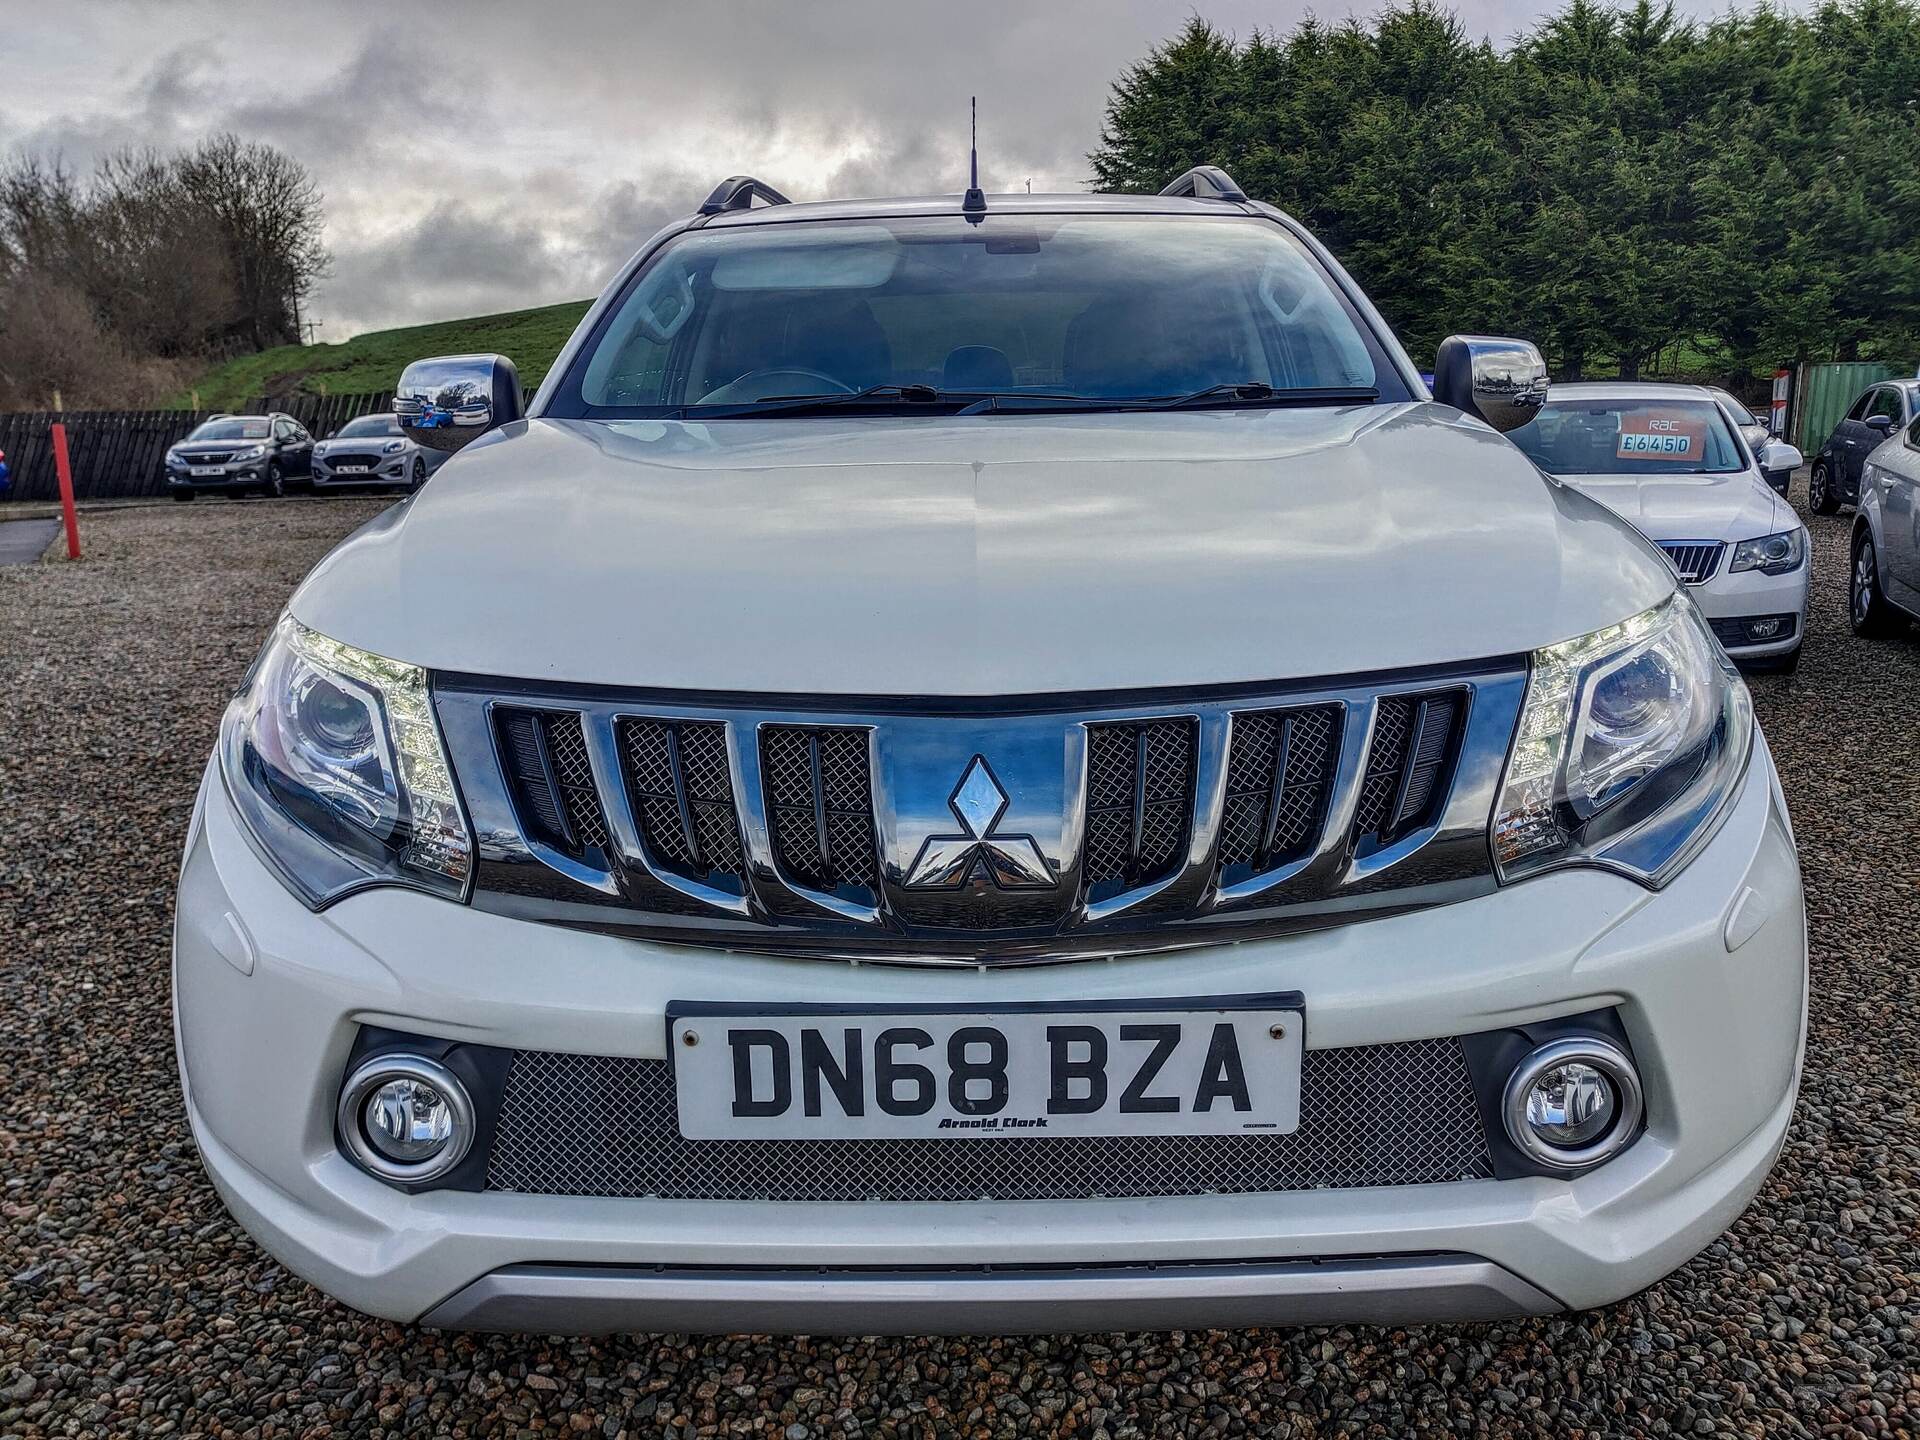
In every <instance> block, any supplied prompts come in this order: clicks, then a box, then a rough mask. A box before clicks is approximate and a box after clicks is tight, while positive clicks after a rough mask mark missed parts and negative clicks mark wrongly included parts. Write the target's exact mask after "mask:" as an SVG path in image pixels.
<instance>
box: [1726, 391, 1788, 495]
mask: <svg viewBox="0 0 1920 1440" xmlns="http://www.w3.org/2000/svg"><path fill="white" fill-rule="evenodd" d="M1706 391H1707V394H1709V395H1711V396H1712V397H1713V398H1714V399H1715V400H1717V401H1719V402H1720V408H1721V409H1722V410H1724V411H1725V412H1726V415H1727V419H1728V420H1730V421H1732V422H1733V428H1734V429H1735V430H1738V431H1739V432H1740V438H1741V439H1742V440H1744V441H1746V442H1747V449H1748V450H1749V451H1750V452H1752V454H1753V458H1754V459H1755V460H1757V461H1759V462H1761V468H1760V475H1761V478H1762V479H1764V480H1765V481H1766V482H1767V485H1768V486H1769V487H1770V488H1771V489H1772V490H1774V491H1775V492H1776V493H1778V494H1781V495H1784V494H1786V493H1787V486H1788V485H1790V484H1791V483H1792V482H1793V472H1794V471H1795V470H1796V469H1798V468H1799V466H1800V463H1801V461H1802V460H1803V459H1804V458H1805V457H1804V456H1802V455H1801V453H1800V452H1799V451H1798V450H1796V449H1795V448H1794V447H1793V446H1791V445H1788V444H1785V443H1782V444H1779V445H1777V446H1775V445H1774V439H1773V432H1772V431H1771V430H1769V429H1768V428H1767V422H1766V421H1764V420H1762V419H1761V418H1760V417H1759V416H1758V415H1756V414H1754V413H1753V411H1752V410H1750V409H1748V408H1747V402H1746V401H1744V400H1742V399H1741V398H1740V397H1739V396H1737V395H1735V394H1734V393H1733V392H1732V391H1730V390H1722V389H1721V388H1720V387H1719V386H1718V385H1709V386H1707V387H1706ZM1769 446H1773V447H1774V448H1772V449H1769V448H1768V447H1769ZM1788 460H1791V461H1792V462H1793V463H1792V464H1791V465H1789V464H1788V463H1787V461H1788Z"/></svg>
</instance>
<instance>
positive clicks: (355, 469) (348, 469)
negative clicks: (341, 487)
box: [333, 465, 367, 475]
mask: <svg viewBox="0 0 1920 1440" xmlns="http://www.w3.org/2000/svg"><path fill="white" fill-rule="evenodd" d="M333 473H334V474H336V475H364V474H366V473H367V467H366V466H364V465H336V466H334V467H333Z"/></svg>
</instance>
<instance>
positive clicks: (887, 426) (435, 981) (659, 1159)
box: [174, 170, 1806, 1333]
mask: <svg viewBox="0 0 1920 1440" xmlns="http://www.w3.org/2000/svg"><path fill="white" fill-rule="evenodd" d="M756 198H758V199H759V200H761V201H763V202H765V203H764V204H762V205H760V206H756V207H754V208H748V206H749V204H750V202H751V201H752V200H754V199H756ZM1545 388H1546V373H1545V367H1544V366H1543V365H1542V364H1541V362H1540V357H1539V354H1538V352H1536V351H1535V350H1534V349H1533V348H1532V347H1531V346H1529V345H1526V344H1523V343H1521V342H1518V341H1509V340H1497V339H1489V338H1484V337H1454V338H1452V339H1449V340H1448V341H1446V342H1445V343H1444V344H1443V345H1442V346H1441V348H1440V354H1439V357H1438V363H1437V366H1436V381H1435V390H1436V393H1437V396H1438V399H1437V400H1435V399H1430V398H1429V396H1428V394H1427V391H1426V388H1425V387H1424V386H1423V385H1422V383H1421V381H1420V378H1419V373H1418V371H1416V370H1415V368H1414V366H1413V363H1412V361H1411V360H1409V358H1408V357H1407V355H1406V353H1405V352H1404V351H1403V350H1402V349H1401V348H1400V346H1399V345H1398V343H1397V342H1396V341H1395V340H1394V338H1393V336H1392V334H1391V333H1390V332H1389V331H1388V329H1387V327H1386V326H1385V325H1384V324H1383V323H1382V321H1381V319H1380V317H1379V315H1378V314H1377V313H1376V312H1375V311H1374V309H1373V307H1372V306H1371V305H1370V304H1369V303H1368V301H1367V298H1366V297H1365V295H1363V294H1362V293H1361V292H1360V291H1359V289H1358V288H1357V287H1356V286H1355V285H1354V284H1353V282H1352V281H1351V280H1350V279H1349V278H1348V276H1347V275H1346V274H1345V272H1344V271H1343V270H1342V269H1341V268H1340V267H1339V265H1338V264H1337V263H1336V262H1335V261H1334V260H1333V258H1332V257H1331V256H1330V255H1329V254H1328V253H1327V252H1326V251H1325V250H1324V249H1323V248H1322V247H1321V246H1320V245H1318V244H1317V243H1316V242H1315V241H1314V240H1313V239H1312V238H1311V237H1310V236H1309V235H1308V234H1307V233H1306V232H1305V231H1304V230H1303V229H1302V228H1301V227H1300V226H1299V225H1298V224H1297V223H1295V222H1294V221H1292V220H1291V219H1289V218H1288V217H1286V216H1285V215H1283V214H1281V213H1280V212H1279V211H1277V210H1273V209H1271V208H1269V207H1267V206H1264V205H1258V204H1255V203H1253V202H1251V201H1249V200H1248V199H1247V198H1246V197H1245V195H1244V194H1242V193H1241V192H1240V191H1239V189H1238V188H1237V187H1236V186H1234V185H1233V183H1232V181H1231V180H1230V179H1229V178H1228V177H1226V176H1225V175H1223V174H1221V173H1220V172H1219V171H1217V170H1199V171H1195V172H1192V173H1190V174H1189V175H1188V176H1186V177H1183V180H1182V181H1181V182H1177V184H1176V186H1175V187H1174V189H1173V190H1172V191H1170V192H1169V193H1167V194H1164V195H1160V196H1125V197H1122V196H1090V195H1070V196H1045V195H1033V196H1028V195H1015V196H1000V195H994V196H986V197H982V196H979V195H977V194H975V195H970V196H969V197H967V199H965V200H962V199H960V198H959V197H953V198H949V199H942V198H934V199H915V200H901V201H860V202H849V203H844V204H821V205H809V206H803V205H788V204H786V203H784V202H783V201H781V199H780V197H779V196H778V195H777V193H776V192H773V191H772V190H770V189H769V188H768V187H766V186H765V185H763V184H761V183H760V182H757V181H752V180H737V181H730V182H728V183H726V184H724V185H722V186H721V187H720V189H719V190H718V191H716V192H715V194H714V196H713V197H712V198H711V199H710V200H709V201H708V203H707V204H706V205H705V206H704V207H703V208H702V211H701V213H700V214H699V215H697V216H690V217H688V218H687V220H685V221H683V222H681V223H677V224H675V225H671V226H669V227H668V228H667V229H666V230H664V231H663V232H662V233H661V234H660V235H658V236H657V237H655V238H654V239H653V240H652V241H651V242H649V243H648V245H647V246H646V247H645V248H644V249H643V250H642V251H641V253H640V254H639V255H638V256H636V257H635V258H634V260H633V261H632V262H631V263H630V264H629V265H628V266H627V267H626V268H625V269H624V270H622V271H621V273H620V274H619V275H618V277H617V278H615V280H614V281H613V283H612V284H611V286H610V287H609V288H608V289H607V291H606V293H605V294H604V295H603V296H602V297H601V299H600V301H599V302H598V303H597V304H596V305H595V306H594V307H593V309H592V310H591V311H590V313H589V314H588V315H587V316H586V318H585V319H584V320H583V322H582V323H581V326H580V328H579V329H578V331H577V332H576V333H575V335H574V337H573V339H572V340H571V341H570V342H569V343H568V345H567V346H566V347H565V349H564V350H563V351H562V353H561V354H560V356H559V357H558V360H557V362H556V364H555V366H554V368H553V371H552V373H551V375H550V376H549V378H548V379H547V381H546V383H545V384H544V385H543V386H542V387H541V390H540V393H539V394H538V395H537V396H536V397H535V398H534V400H533V402H532V404H531V405H530V406H527V407H525V412H524V414H523V407H522V399H521V391H520V386H519V382H518V378H517V376H516V374H515V372H514V370H513V367H512V366H511V365H509V364H508V363H507V362H505V361H504V360H502V359H500V358H499V357H486V356H482V357H465V358H454V359H449V360H443V361H436V362H433V363H431V364H428V365H425V366H423V367H422V368H420V369H417V370H416V369H411V368H410V369H409V371H408V373H407V375H406V376H405V377H403V379H402V383H401V387H400V394H399V397H398V400H397V402H396V409H397V410H398V412H399V413H400V415H401V417H402V421H403V423H405V424H408V425H409V426H410V427H412V426H416V425H417V426H418V434H419V435H420V437H421V438H422V439H423V440H425V441H426V442H427V443H440V444H444V445H447V446H448V447H449V448H453V447H456V446H458V445H459V444H460V443H462V442H465V441H468V440H471V441H472V443H471V444H470V445H468V446H467V448H465V449H464V450H462V451H461V452H460V453H459V454H458V455H456V456H455V458H454V459H453V460H452V461H451V462H449V463H448V465H447V466H446V467H445V469H444V470H442V472H441V473H440V475H439V476H438V477H437V478H436V479H435V480H434V482H433V483H432V484H431V485H429V486H427V487H426V489H425V490H424V491H422V492H421V494H420V495H419V496H418V497H417V498H416V499H414V500H413V502H412V503H410V504H408V505H405V506H397V507H394V508H393V509H392V510H390V511H388V512H387V513H386V514H384V515H382V516H380V517H379V518H377V519H375V520H374V521H372V522H371V523H370V524H369V525H367V526H366V527H365V528H363V529H362V530H361V531H359V532H358V533H357V534H356V535H354V536H352V537H351V538H349V539H348V540H347V541H346V542H345V543H344V544H342V545H341V546H340V547H339V548H338V549H337V550H335V551H334V552H333V554H332V555H330V556H329V557H328V558H327V559H326V560H325V561H323V562H322V563H321V565H320V566H319V567H318V568H317V569H316V570H315V571H314V572H313V574H312V575H311V576H309V577H308V579H307V580H306V581H305V583H303V584H302V585H301V586H300V587H299V589H298V590H297V591H296V593H295V594H294V596H293V598H292V600H291V602H290V603H289V605H288V607H287V610H286V612H285V614H284V615H283V616H282V617H281V618H280V620H279V622H278V624H277V625H276V626H275V627H274V630H273V632H272V634H271V635H270V636H268V638H267V643H266V645H265V648H264V649H263V650H262V651H261V653H260V656H259V659H258V660H257V661H256V662H255V664H254V667H253V669H252V671H251V672H250V673H249V675H248V676H247V679H246V683H245V686H244V689H243V690H242V691H241V693H240V694H239V695H238V697H237V698H236V699H235V700H234V701H233V703H232V705H231V707H230V708H229V710H228V712H227V715H226V718H225V720H224V723H223V724H222V727H221V730H220V736H219V741H218V746H217V751H216V754H215V756H214V758H213V760H212V762H211V763H210V764H209V766H208V768H207V772H206V778H205V781H204V783H203V785H202V788H201V791H200V798H199V804H198V806H197V807H196V809H195V812H194V816H193V820H192V824H191V826H190V828H189V833H188V838H187V845H186V857H185V862H184V865H183V868H182V872H181V878H180V890H179V902H178V905H177V908H176V929H175V936H174V1013H175V1017H176V1023H177V1027H178V1040H179V1054H180V1061H181V1073H182V1077H183V1083H184V1090H185V1095H186V1104H187V1111H188V1115H189V1117H190V1119H191V1122H192V1127H193V1134H194V1136H195V1138H196V1140H197V1141H198V1143H199V1146H200V1152H201V1155H202V1157H203V1159H204V1160H205V1163H206V1167H207V1170H208V1173H209V1174H210V1175H211V1176H212V1177H213V1181H214V1184H215V1186H216V1187H217V1188H218V1190H219V1192H220V1194H221V1196H222V1198H223V1199H224V1200H225V1202H226V1203H227V1205H228V1206H229V1207H230V1208H231V1210H232V1211H233V1213H234V1214H235V1215H236V1216H237V1217H238V1218H239V1219H240V1221H241V1223H242V1224H244V1225H245V1226H246V1228H247V1229H248V1230H249V1231H250V1232H251V1233H252V1234H253V1235H254V1236H255V1237H257V1238H258V1240H259V1241H260V1243H261V1244H262V1245H263V1246H265V1247H266V1249H267V1250H268V1251H270V1252H271V1253H272V1254H273V1255H274V1256H276V1257H277V1258H278V1259H279V1260H280V1261H282V1262H283V1263H284V1264H285V1265H286V1266H288V1267H289V1268H290V1269H292V1270H293V1271H294V1272H296V1273H297V1274H299V1275H301V1276H303V1277H305V1278H306V1279H308V1280H310V1281H312V1282H313V1283H314V1284H316V1285H318V1286H320V1287H321V1288H322V1289H324V1290H326V1291H327V1292H329V1293H331V1294H333V1295H336V1296H339V1297H340V1298H342V1299H343V1300H345V1301H346V1302H348V1303H349V1304H351V1305H354V1306H357V1307H359V1308H360V1309H362V1310H366V1311H370V1312H372V1313H374V1314H378V1315H383V1316H388V1317H392V1318H395V1319H400V1320H409V1321H411V1320H419V1321H423V1322H425V1323H429V1324H433V1325H441V1326H453V1327H462V1326H468V1327H479V1328H505V1329H523V1330H531V1331H537V1332H543V1333H550V1332H559V1331H570V1332H591V1331H607V1330H698V1331H710V1330H751V1331H768V1330H773V1331H792V1330H797V1331H809V1332H816V1333H817V1332H834V1331H844V1332H853V1333H867V1332H874V1331H895V1332H921V1331H957V1332H966V1333H981V1332H987V1333H994V1332H1014V1331H1026V1330H1045V1331H1053V1330H1073V1329H1099V1330H1111V1329H1120V1328H1144V1329H1158V1328H1167V1327H1175V1326H1188V1327H1190V1326H1210V1325H1225V1326H1241V1325H1252V1324H1272V1323H1280V1322H1298V1321H1333V1322H1347V1321H1363V1320H1365V1321H1379V1320H1393V1321H1397V1322H1398V1321H1408V1320H1415V1319H1432V1318H1473V1317H1488V1316H1494V1315H1510V1314H1515V1313H1523V1312H1524V1313H1544V1312H1549V1311H1558V1310H1561V1309H1565V1308H1568V1307H1582V1306H1591V1305H1599V1304H1604V1303H1606V1302H1609V1301H1612V1300H1616V1299H1619V1298H1620V1297H1622V1296H1625V1295H1630V1294H1632V1293H1634V1292H1635V1291H1637V1290H1639V1289H1641V1288H1642V1287H1644V1286H1646V1285H1649V1284H1651V1283H1652V1282H1654V1281H1655V1280H1657V1279H1659V1278H1660V1277H1661V1276H1662V1275H1664V1274H1666V1273H1667V1272H1668V1271H1670V1270H1671V1269H1673V1268H1674V1267H1675V1266H1677V1265H1679V1264H1681V1263H1682V1262H1683V1261H1685V1260H1686V1259H1687V1258H1688V1257H1689V1256H1691V1255H1693V1254H1695V1253H1696V1252H1697V1251H1699V1250H1700V1249H1701V1247H1703V1246H1704V1245H1706V1244H1707V1243H1708V1242H1709V1241H1711V1240H1712V1239H1713V1238H1714V1237H1715V1236H1716V1235H1718V1234H1719V1233H1720V1232H1721V1231H1722V1230H1723V1229H1725V1227H1726V1226H1727V1225H1728V1224H1729V1223H1731V1222H1732V1220H1733V1218H1734V1217H1735V1216H1736V1215H1738V1214H1739V1213H1740V1211H1741V1210H1742V1208H1743V1207H1744V1206H1745V1205H1746V1204H1747V1202H1748V1201H1749V1200H1750V1199H1751V1198H1752V1197H1753V1195H1754V1193H1755V1192H1756V1190H1757V1189H1758V1188H1759V1186H1760V1184H1761V1183H1762V1180H1763V1178H1764V1177H1765V1175H1766V1174H1767V1171H1768V1169H1769V1168H1770V1167H1771V1166H1772V1164H1773V1161H1774V1158H1775V1156H1776V1155H1777V1153H1778V1151H1779V1149H1780V1146H1781V1144H1782V1142H1783V1140H1784V1138H1785V1135H1786V1131H1787V1126H1788V1122H1789V1118H1790V1116H1791V1114H1792V1111H1793V1104H1794V1095H1795V1091H1796V1088H1797V1086H1798V1083H1799V1075H1800V1054H1801V1042H1802V1034H1803V1029H1804V1024H1805V1004H1804V999H1805V987H1806V934H1805V912H1804V906H1803V904H1802V899H1801V891H1800V877H1799V871H1798V868H1797V865H1796V861H1795V855H1794V847H1793V841H1792V836H1791V833H1790V829H1789V824H1788V820H1787V812H1786V805H1785V802H1784V800H1783V799H1782V797H1781V793H1780V786H1779V782H1778V779H1777V778H1776V775H1775V771H1774V766H1773V762H1772V759H1771V758H1770V756H1769V754H1768V750H1767V746H1766V743H1765V741H1764V739H1763V738H1762V737H1761V735H1760V733H1759V730H1758V728H1757V726H1756V724H1755V721H1754V714H1753V706H1752V702H1751V699H1750V697H1749V695H1748V692H1747V687H1746V685H1745V683H1744V682H1743V681H1742V680H1741V678H1740V675H1739V674H1738V672H1737V671H1736V670H1735V669H1734V667H1733V666H1732V665H1731V663H1730V662H1729V661H1728V660H1727V658H1726V656H1725V654H1724V653H1723V652H1722V651H1721V649H1720V648H1719V646H1718V645H1716V644H1715V642H1714V640H1713V637H1712V634H1711V633H1710V631H1709V630H1708V629H1707V626H1706V624H1705V622H1704V621H1703V619H1702V618H1701V614H1700V609H1699V606H1698V605H1697V604H1696V603H1695V598H1694V597H1695V594H1696V593H1697V592H1695V591H1690V590H1689V589H1687V588H1686V587H1684V586H1682V585H1681V584H1680V583H1679V582H1678V580H1677V579H1676V577H1675V575H1674V572H1673V570H1672V568H1671V567H1670V566H1669V565H1668V564H1667V563H1666V561H1665V559H1664V558H1663V557H1662V555H1661V554H1660V552H1659V551H1658V550H1656V549H1655V548H1654V547H1652V546H1651V545H1649V544H1648V543H1647V542H1646V541H1645V540H1644V539H1642V538H1641V537H1640V536H1639V535H1637V534H1636V533H1635V532H1634V531H1633V530H1632V529H1631V528H1630V527H1629V526H1627V525H1624V524H1622V523H1621V522H1620V521H1619V520H1618V519H1616V518H1615V516H1614V515H1613V514H1612V513H1611V512H1610V511H1608V510H1607V509H1606V508H1605V507H1603V506H1601V505H1597V504H1595V503H1593V502H1592V501H1590V500H1588V499H1586V498H1585V497H1584V496H1583V495H1582V494H1580V493H1579V492H1578V491H1577V490H1575V489H1574V488H1572V487H1569V486H1563V485H1558V484H1555V483H1553V482H1551V481H1548V480H1547V479H1545V478H1543V477H1542V476H1541V474H1540V472H1539V471H1538V470H1537V469H1536V468H1535V467H1534V466H1533V464H1531V463H1530V462H1529V461H1528V460H1527V459H1526V458H1525V457H1524V456H1523V455H1522V454H1521V453H1520V452H1519V451H1517V450H1516V449H1515V448H1514V447H1513V446H1512V445H1510V444H1509V443H1508V442H1507V441H1506V440H1505V439H1503V438H1502V436H1501V435H1500V434H1499V433H1498V429H1507V428H1511V427H1514V426H1517V425H1520V424H1522V423H1523V422H1525V421H1526V420H1527V419H1528V418H1530V417H1531V416H1532V415H1533V414H1534V412H1535V411H1536V410H1537V408H1538V406H1539V405H1540V403H1541V401H1542V398H1543V396H1544V394H1545ZM449 417H452V419H449ZM462 417H464V420H471V421H472V423H470V424H468V423H464V420H463V419H462ZM455 421H462V423H457V424H456V423H454V422H455ZM1496 427H1498V429H1497V428H1496Z"/></svg>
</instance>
